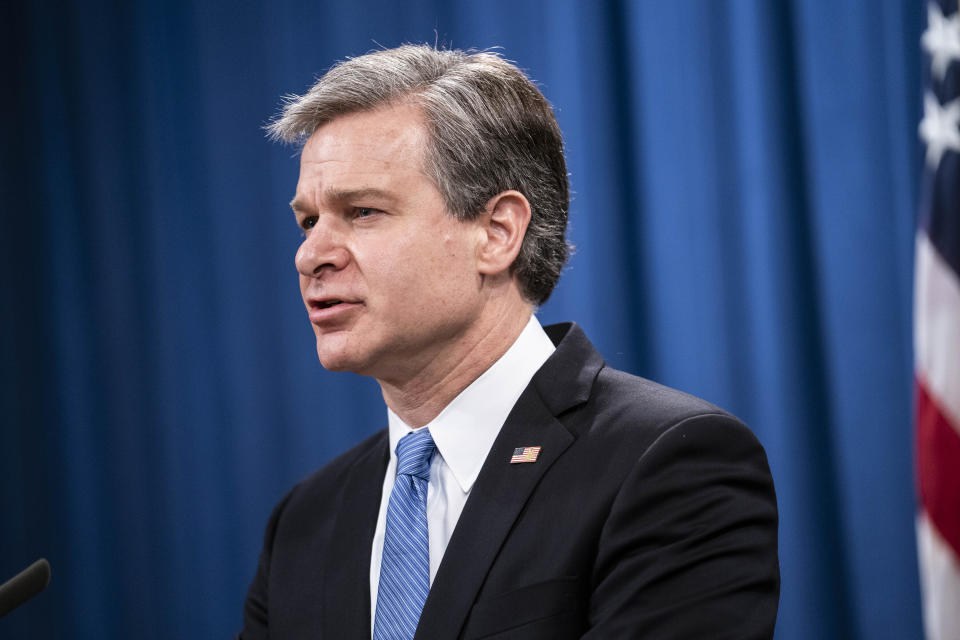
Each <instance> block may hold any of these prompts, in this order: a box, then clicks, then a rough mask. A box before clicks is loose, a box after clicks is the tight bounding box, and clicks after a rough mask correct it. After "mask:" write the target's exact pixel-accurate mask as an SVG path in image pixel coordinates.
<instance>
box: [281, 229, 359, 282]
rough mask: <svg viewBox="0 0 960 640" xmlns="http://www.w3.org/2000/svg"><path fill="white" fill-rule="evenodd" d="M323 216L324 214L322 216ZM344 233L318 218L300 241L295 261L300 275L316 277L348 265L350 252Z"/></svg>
mask: <svg viewBox="0 0 960 640" xmlns="http://www.w3.org/2000/svg"><path fill="white" fill-rule="evenodd" d="M320 217H321V218H323V216H320ZM344 240H345V238H344V237H343V234H342V233H341V232H340V231H339V230H337V229H335V228H332V226H331V225H330V224H329V223H327V222H325V221H321V220H318V221H317V222H316V224H315V225H314V227H313V228H312V229H310V230H309V231H308V232H307V236H306V237H305V238H304V239H303V242H302V243H300V248H299V249H297V255H296V257H295V258H294V263H295V264H296V265H297V271H299V272H300V275H303V276H306V277H308V278H309V277H316V276H319V275H320V274H321V273H323V272H324V271H325V270H328V269H329V270H331V271H339V270H340V269H343V268H344V267H346V266H347V263H349V261H350V253H349V251H348V250H347V247H346V244H345V242H344Z"/></svg>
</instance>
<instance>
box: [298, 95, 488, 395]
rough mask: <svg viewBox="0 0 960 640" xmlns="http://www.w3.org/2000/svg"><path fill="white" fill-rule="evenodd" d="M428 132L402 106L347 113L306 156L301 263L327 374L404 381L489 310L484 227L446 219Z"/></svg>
mask: <svg viewBox="0 0 960 640" xmlns="http://www.w3.org/2000/svg"><path fill="white" fill-rule="evenodd" d="M426 135H427V134H426V132H425V131H424V128H423V126H422V124H421V118H420V114H419V111H418V110H417V109H416V108H415V107H413V106H410V105H399V106H392V107H386V108H381V109H378V110H376V111H369V112H362V113H356V114H350V115H346V116H342V117H339V118H337V119H335V120H333V121H332V122H329V123H327V124H326V125H324V126H322V127H320V128H319V129H317V131H316V132H315V133H314V134H313V135H312V136H311V137H310V139H309V140H308V141H307V144H306V146H305V147H304V149H303V154H302V156H301V160H300V180H299V182H298V183H297V193H296V197H295V198H294V201H293V203H291V204H292V206H293V208H294V213H295V214H296V217H297V222H298V224H299V225H300V227H301V228H302V229H303V230H304V236H305V237H304V240H303V243H302V244H301V245H300V249H299V250H298V251H297V256H296V265H297V271H299V273H300V291H301V293H302V295H303V301H304V303H305V304H306V307H307V312H308V314H309V317H310V322H311V324H312V325H313V330H314V333H315V334H316V338H317V354H318V356H319V357H320V362H321V363H322V364H323V366H324V367H325V368H327V369H330V370H334V371H343V370H347V371H354V372H356V373H360V374H362V375H368V376H372V377H375V378H377V379H378V380H381V381H383V380H387V381H390V382H392V383H394V384H400V383H402V382H404V381H405V380H409V379H410V378H411V376H414V375H416V373H417V372H419V371H420V370H422V369H423V368H425V367H426V366H427V365H429V364H430V363H431V362H432V361H433V360H434V359H435V358H442V357H444V355H445V354H449V353H450V349H451V346H452V345H456V344H457V343H458V342H459V341H460V340H461V339H462V338H463V336H464V335H465V334H466V332H467V331H469V330H470V328H471V325H472V324H473V323H474V322H475V320H476V318H477V317H478V315H479V313H480V310H481V308H482V298H481V293H480V284H481V276H480V274H479V273H478V271H477V265H476V256H477V246H478V242H480V240H481V238H482V230H481V227H480V225H479V224H478V223H475V222H460V221H458V220H457V219H456V218H454V217H453V216H451V215H450V214H448V213H447V209H446V206H445V204H444V201H443V197H442V196H441V194H440V192H439V191H438V190H437V188H436V187H435V186H434V184H433V182H432V181H431V180H430V179H429V178H428V177H427V176H426V175H425V174H424V173H423V172H422V166H423V152H424V143H425V141H426V139H427V138H426Z"/></svg>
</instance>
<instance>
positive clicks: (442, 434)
mask: <svg viewBox="0 0 960 640" xmlns="http://www.w3.org/2000/svg"><path fill="white" fill-rule="evenodd" d="M553 351H554V346H553V343H552V342H551V341H550V338H548V337H547V334H546V333H545V332H544V331H543V328H542V327H541V326H540V323H539V322H538V321H537V319H536V317H535V316H533V315H532V314H531V315H530V321H529V322H528V323H527V326H526V327H525V328H524V329H523V331H522V332H521V333H520V335H519V336H518V337H517V339H516V341H515V342H514V343H513V345H512V346H511V347H510V348H509V349H508V350H507V352H506V353H504V354H503V355H502V356H501V357H500V359H499V360H497V361H496V362H494V363H493V365H491V366H490V368H489V369H487V370H486V371H485V372H483V373H482V374H481V375H480V377H479V378H477V379H476V380H474V381H473V382H472V383H471V384H470V386H468V387H467V388H466V389H464V390H463V391H461V392H460V395H458V396H457V397H456V398H454V399H453V401H451V402H450V404H448V405H447V406H446V407H444V409H443V411H441V412H440V414H439V415H438V416H437V417H436V418H434V419H433V420H432V421H431V422H430V423H429V424H427V425H426V426H424V427H421V428H424V429H430V435H431V436H432V437H433V441H434V443H435V444H436V445H437V452H436V453H435V454H434V456H433V460H432V462H431V463H430V482H429V484H428V485H427V531H428V536H429V545H430V584H431V585H432V584H433V579H434V577H436V575H437V569H438V568H439V567H440V561H441V560H442V559H443V552H444V551H446V549H447V543H449V542H450V536H451V535H452V534H453V529H454V527H456V526H457V520H459V519H460V512H462V511H463V505H464V503H466V501H467V498H468V497H470V490H471V489H472V488H473V483H474V482H475V481H476V479H477V476H478V475H479V474H480V467H482V466H483V461H484V460H486V458H487V454H488V453H489V452H490V448H491V447H492V446H493V441H494V440H495V439H496V438H497V434H498V433H500V428H501V427H502V426H503V423H504V422H506V420H507V415H509V413H510V411H511V409H513V405H514V404H516V402H517V399H518V398H519V397H520V394H521V393H523V390H524V389H525V388H526V387H527V384H529V382H530V379H531V378H533V374H535V373H536V372H537V370H538V369H539V368H540V366H541V365H542V364H543V363H544V362H546V360H547V358H549V357H550V354H551V353H553ZM387 419H388V421H389V425H390V462H389V464H388V465H387V473H386V475H385V476H384V478H383V494H382V498H381V499H380V515H379V516H378V517H377V528H376V530H375V531H374V534H373V550H372V554H371V557H370V607H371V608H370V624H371V633H372V629H373V626H372V625H373V619H374V617H375V616H376V611H377V588H378V586H379V583H380V561H381V558H382V556H383V536H384V532H385V530H386V527H387V505H388V504H389V502H390V493H391V492H392V491H393V485H394V482H395V481H396V477H397V454H396V448H397V442H399V441H400V438H402V437H403V436H405V435H407V434H408V433H410V432H411V431H413V429H411V428H410V427H408V426H407V425H406V424H404V422H403V421H402V420H401V419H400V418H399V417H398V416H397V414H395V413H394V412H393V411H391V410H390V409H389V408H388V409H387Z"/></svg>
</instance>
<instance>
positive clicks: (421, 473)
mask: <svg viewBox="0 0 960 640" xmlns="http://www.w3.org/2000/svg"><path fill="white" fill-rule="evenodd" d="M436 449H437V446H436V445H435V444H433V437H432V436H431V435H430V430H429V429H420V430H419V431H414V432H412V433H408V434H407V435H405V436H403V437H402V438H400V442H398V443H397V475H406V476H413V477H415V478H421V479H423V480H429V479H430V460H431V458H433V452H434V451H436Z"/></svg>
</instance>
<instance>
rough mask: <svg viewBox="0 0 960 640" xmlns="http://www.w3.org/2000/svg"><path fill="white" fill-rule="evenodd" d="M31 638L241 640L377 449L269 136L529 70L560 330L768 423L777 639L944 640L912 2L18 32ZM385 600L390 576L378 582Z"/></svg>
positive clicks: (9, 480) (8, 297) (18, 620)
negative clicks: (323, 480) (404, 47)
mask: <svg viewBox="0 0 960 640" xmlns="http://www.w3.org/2000/svg"><path fill="white" fill-rule="evenodd" d="M0 12H2V13H0V24H2V25H3V26H2V27H0V30H2V32H0V36H2V38H0V39H2V44H0V47H2V48H3V49H2V54H3V55H2V59H3V63H4V66H5V73H4V78H5V85H6V87H7V88H6V90H5V92H4V94H5V97H4V98H3V99H2V100H0V104H2V105H3V128H2V131H3V136H4V137H3V140H2V154H3V155H2V158H3V165H2V167H3V171H2V194H0V195H2V198H0V208H2V209H0V210H2V212H3V219H2V221H3V225H2V228H0V255H2V260H3V263H2V267H3V271H2V276H0V282H2V291H0V294H2V297H0V308H2V312H0V345H2V363H3V364H2V367H3V368H2V380H0V382H2V384H0V402H2V404H0V421H2V430H0V519H2V520H0V580H3V579H6V578H7V577H9V576H10V575H13V574H14V573H15V572H17V571H19V570H20V569H22V568H23V567H24V566H26V565H27V564H29V563H30V562H31V561H32V560H34V559H35V558H36V557H39V556H46V557H48V558H49V559H50V561H51V564H52V566H53V580H52V582H51V584H50V586H49V588H48V590H47V591H46V592H44V593H43V594H41V595H40V596H39V597H38V598H37V599H36V600H34V601H32V602H30V603H28V604H27V605H26V606H24V607H23V608H22V609H20V610H18V611H16V612H15V613H14V614H12V615H11V616H9V617H8V618H6V619H3V620H0V637H3V638H7V637H9V638H20V637H31V638H66V637H72V638H98V639H100V638H107V639H112V638H118V639H119V638H145V639H151V638H213V637H221V638H222V637H229V636H230V635H231V634H233V633H235V632H236V631H237V630H238V628H239V625H240V617H241V605H242V601H243V597H244V593H245V590H246V588H247V585H248V582H249V580H250V579H251V577H252V575H253V571H254V568H255V563H256V557H257V553H258V550H259V547H260V542H261V539H262V532H263V527H264V524H265V522H266V518H267V516H268V514H269V511H270V509H271V507H272V505H273V504H274V503H275V501H277V500H278V498H279V497H280V496H281V495H282V494H283V493H284V492H285V490H286V489H287V488H288V487H289V486H290V485H291V484H292V483H293V482H295V481H296V480H297V479H299V478H301V477H302V476H304V475H305V474H307V473H308V472H309V471H311V470H313V469H315V468H317V467H318V466H320V465H321V464H323V463H324V462H325V461H327V460H329V459H330V458H331V457H332V456H334V455H335V454H336V453H337V452H339V451H341V450H343V449H345V448H346V447H348V446H349V445H351V444H352V443H354V442H357V441H359V440H360V439H361V438H363V437H364V436H366V435H367V434H369V433H371V432H373V431H374V430H377V429H379V428H381V427H382V426H384V425H385V414H384V410H383V407H382V401H381V400H380V397H379V390H378V388H377V386H376V384H375V383H373V382H371V381H369V380H365V379H362V378H359V377H357V376H353V375H350V374H329V373H326V372H324V371H323V370H322V369H321V368H320V366H319V364H318V363H317V361H316V357H315V353H314V347H313V338H312V332H311V330H310V327H309V324H308V322H307V319H306V317H305V312H304V310H303V308H302V306H301V302H300V298H299V292H298V288H297V283H296V275H295V272H294V268H293V255H294V252H295V249H296V246H297V244H298V240H299V236H298V232H297V229H296V226H295V224H294V221H293V217H292V215H291V214H290V212H289V210H288V208H287V206H286V202H287V201H288V200H289V198H290V197H291V195H292V193H293V188H294V186H295V182H296V176H297V170H298V167H297V158H296V157H295V153H294V151H293V150H291V149H289V148H283V147H278V146H275V145H271V144H269V143H268V142H267V141H266V140H265V139H264V137H263V134H262V131H261V129H260V127H261V125H262V124H263V123H264V122H265V121H266V120H267V119H268V118H269V117H270V116H271V115H272V114H273V113H274V112H275V110H276V108H277V106H278V103H279V97H280V96H281V94H284V93H288V92H301V91H303V90H304V89H305V88H306V87H307V86H308V85H309V84H310V83H311V81H312V79H313V78H314V77H315V76H316V75H317V74H319V73H321V72H322V71H323V70H324V69H326V68H327V67H328V66H329V65H330V64H331V63H332V62H333V61H334V60H337V59H341V58H343V57H345V56H349V55H358V54H361V53H364V52H366V51H368V50H370V49H372V48H374V47H377V46H380V45H382V46H392V45H396V44H400V43H403V42H430V43H433V42H435V41H438V40H439V42H440V43H441V44H448V45H453V46H456V47H479V48H486V47H491V46H500V47H502V49H501V51H502V52H503V54H504V55H505V56H507V57H509V58H511V59H513V60H516V61H517V62H518V63H519V64H520V65H521V66H522V67H524V68H526V69H527V70H529V73H530V75H531V76H532V77H534V78H535V79H537V80H538V81H539V82H540V84H541V86H542V88H543V91H544V93H545V94H546V95H547V97H548V98H549V99H550V100H551V101H552V103H553V104H554V105H555V107H556V110H557V115H558V118H559V120H560V124H561V126H562V128H563V131H564V133H565V138H566V145H567V157H568V161H569V169H570V172H571V175H572V185H573V189H574V201H573V207H572V222H571V229H572V231H571V236H572V240H573V242H574V243H575V244H576V245H577V247H578V250H577V253H576V255H575V256H574V258H573V260H572V262H571V264H570V267H569V268H568V270H567V271H566V273H565V275H564V277H563V279H562V281H561V284H560V287H559V289H558V290H557V291H556V293H555V294H554V296H553V298H552V299H551V301H550V302H549V303H548V304H547V305H546V306H545V307H544V308H543V309H542V310H541V313H540V317H541V319H542V320H544V321H545V322H552V321H559V320H566V319H575V320H577V321H578V322H579V323H581V324H582V325H583V326H584V327H585V329H586V331H587V332H588V335H590V336H591V337H592V339H593V341H594V342H595V344H596V345H597V347H598V348H599V349H600V350H601V352H602V353H604V354H605V355H606V357H607V359H608V361H609V362H610V363H611V364H613V365H615V366H617V367H619V368H624V369H627V370H630V371H633V372H636V373H640V374H642V375H644V376H647V377H651V378H654V379H657V380H659V381H661V382H664V383H666V384H669V385H673V386H676V387H679V388H681V389H684V390H687V391H689V392H691V393H694V394H698V395H701V396H703V397H705V398H707V399H709V400H711V401H713V402H715V403H717V404H719V405H721V406H724V407H726V408H728V409H730V410H731V411H733V412H735V413H737V414H739V415H740V416H742V417H743V418H744V419H745V420H746V421H747V422H748V423H749V424H750V425H751V426H752V427H753V429H754V430H755V431H756V433H757V434H758V436H759V437H760V439H761V441H762V442H763V443H764V445H765V446H766V448H767V452H768V454H769V458H770V463H771V466H772V468H773V474H774V477H775V480H776V484H777V491H778V496H779V504H780V514H781V525H780V535H781V538H780V539H781V565H782V573H783V595H782V602H781V609H780V617H779V622H778V629H777V638H779V639H781V640H792V639H807V638H828V639H829V638H838V639H839V638H843V639H847V638H871V639H874V638H897V639H900V638H917V637H919V636H920V633H921V632H920V629H921V624H920V605H919V592H918V586H917V584H918V581H917V575H916V559H915V548H914V544H915V543H914V532H913V523H914V514H915V501H914V494H913V492H914V484H913V479H912V477H913V474H912V457H913V453H912V451H913V448H912V436H911V432H912V430H911V395H910V394H911V388H912V385H911V381H912V365H911V346H910V342H911V339H910V334H911V319H910V309H911V288H912V275H911V272H912V251H913V220H914V205H915V201H916V192H917V180H918V175H919V170H920V168H921V158H920V155H919V145H918V142H917V139H916V131H917V122H918V120H919V115H920V105H921V93H920V82H919V81H920V70H921V63H922V60H921V55H920V49H919V37H920V33H921V30H922V28H923V26H924V22H925V7H924V6H923V4H922V3H918V2H916V1H915V0H911V1H908V0H891V1H889V2H867V1H863V2H844V3H837V2H833V1H831V0H822V1H799V0H798V1H794V2H786V1H784V2H768V1H765V0H755V1H748V0H743V1H736V2H735V1H731V2H719V1H716V2H714V1H709V0H663V1H652V0H651V1H644V2H639V1H638V2H626V1H621V2H607V3H601V2H596V3H587V2H576V1H572V0H570V1H564V2H560V1H547V0H541V1H539V2H524V1H519V0H497V1H491V0H485V1H483V2H454V3H450V2H446V1H442V0H437V1H435V2H403V3H400V2H396V3H395V2H385V1H384V2H376V1H361V2H336V3H334V2H321V1H314V2H297V1H294V0H271V1H270V2H267V1H265V0H260V1H252V2H243V3H231V2H222V1H221V2H205V1H203V0H193V1H191V0H175V1H165V2H147V1H131V2H127V1H122V2H121V1H115V2H107V1H90V2H79V1H75V2H62V3H60V2H50V1H45V0H34V1H32V2H21V3H16V2H14V3H7V4H5V6H4V8H3V9H0ZM357 579H358V580H361V579H365V577H364V576H357Z"/></svg>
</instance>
